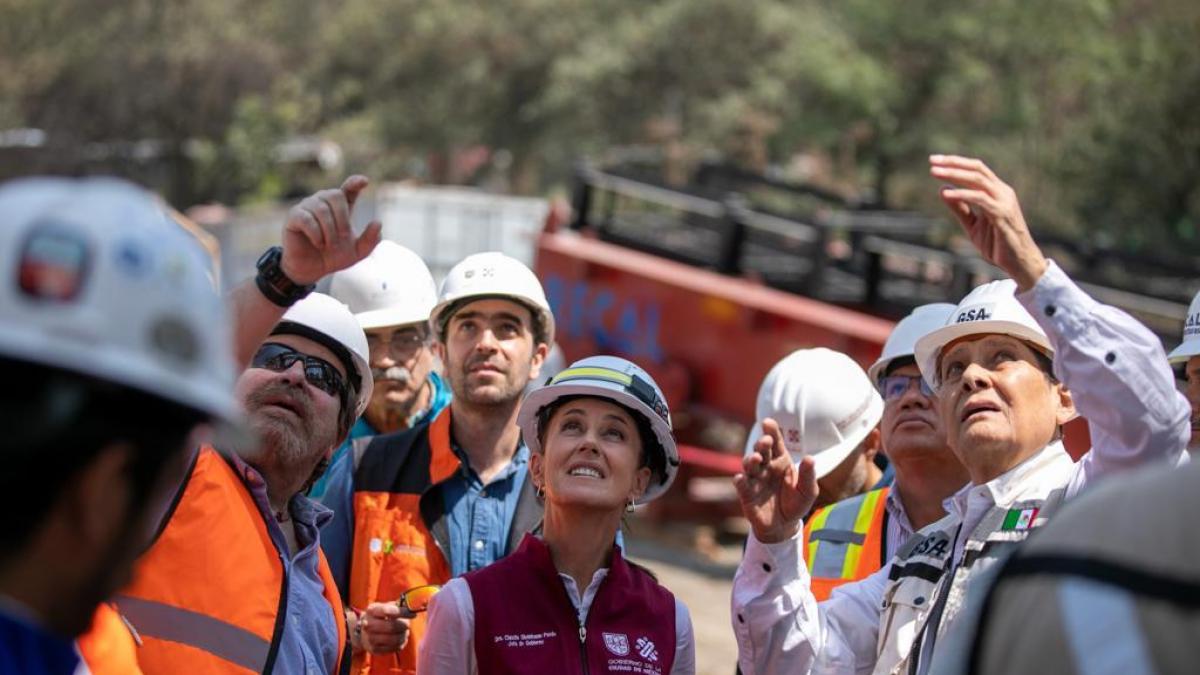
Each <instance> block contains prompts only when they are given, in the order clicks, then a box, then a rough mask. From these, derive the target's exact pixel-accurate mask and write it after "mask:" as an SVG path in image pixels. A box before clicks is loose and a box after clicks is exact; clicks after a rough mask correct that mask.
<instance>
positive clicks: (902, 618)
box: [732, 155, 1188, 675]
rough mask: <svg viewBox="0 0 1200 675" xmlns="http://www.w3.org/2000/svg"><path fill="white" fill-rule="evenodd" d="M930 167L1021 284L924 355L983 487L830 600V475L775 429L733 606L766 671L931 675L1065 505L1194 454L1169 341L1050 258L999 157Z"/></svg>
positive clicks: (933, 342) (976, 234)
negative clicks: (1027, 544) (1085, 440)
mask: <svg viewBox="0 0 1200 675" xmlns="http://www.w3.org/2000/svg"><path fill="white" fill-rule="evenodd" d="M930 165H931V171H930V172H931V174H932V175H933V177H934V178H936V179H938V180H941V181H944V182H946V183H949V184H950V185H949V186H948V187H945V188H943V189H942V192H941V197H942V199H943V201H944V202H945V203H946V204H947V206H948V207H950V209H951V211H952V212H953V213H954V214H955V216H956V217H957V218H958V220H959V222H960V224H961V225H962V226H963V228H964V230H965V231H966V232H967V234H968V235H969V236H970V238H971V241H972V242H973V243H974V244H975V246H976V248H977V249H979V251H980V253H981V254H982V255H983V256H984V257H985V259H987V260H988V261H990V262H992V263H993V264H995V265H997V266H998V267H1000V268H1001V269H1003V270H1004V271H1005V272H1007V273H1008V274H1009V275H1010V276H1011V277H1012V279H1011V280H1004V281H997V282H992V283H989V284H984V285H983V286H980V287H979V288H976V289H975V290H974V291H972V292H971V293H970V294H968V295H967V297H965V298H964V299H963V300H962V301H961V302H960V303H959V305H958V307H957V309H956V310H955V312H954V313H953V315H952V316H951V318H950V319H949V320H948V321H947V323H946V325H945V326H943V327H942V328H939V329H937V330H934V331H933V332H931V333H929V334H927V335H925V336H924V337H923V338H921V339H920V340H918V341H917V345H916V360H917V364H918V366H919V368H920V370H921V374H922V376H923V377H924V378H925V379H926V380H927V381H928V383H929V384H930V386H931V387H932V388H933V390H934V391H935V392H936V393H937V397H938V402H937V407H938V412H939V414H940V416H941V419H942V423H943V425H944V430H945V433H946V438H947V441H948V443H949V445H950V448H951V449H952V450H954V452H955V453H956V454H957V455H958V457H959V459H960V460H961V461H962V463H963V466H964V467H965V468H966V470H967V473H968V475H969V476H970V480H971V482H970V483H969V484H968V485H967V486H965V487H964V488H963V489H962V490H960V491H959V492H958V493H956V494H955V495H954V496H953V497H952V498H950V499H948V500H946V503H945V506H946V511H947V516H946V517H945V518H943V519H941V520H939V521H937V522H935V523H933V524H932V525H929V526H928V527H925V528H923V529H921V530H920V531H918V532H917V533H916V534H915V535H914V536H913V537H912V539H910V540H909V541H908V542H907V543H906V544H905V545H904V546H903V547H901V550H899V551H897V553H896V555H895V556H894V557H893V558H892V559H891V561H890V562H889V563H888V564H887V565H885V566H884V567H882V568H881V569H880V570H879V571H878V572H876V573H875V574H873V575H871V576H870V577H868V578H866V579H864V580H862V581H859V582H855V583H852V584H846V585H844V586H842V587H840V588H837V589H835V590H834V592H833V594H832V596H831V597H830V599H829V600H828V601H826V602H824V603H817V601H816V600H815V598H814V597H813V596H812V592H811V589H810V582H809V578H808V571H807V569H805V567H804V564H803V562H802V560H801V556H800V554H799V551H798V548H799V546H798V541H799V536H798V534H799V531H800V525H801V522H800V518H801V516H802V514H804V513H805V512H807V510H808V509H809V508H810V505H811V504H812V503H813V501H814V500H815V498H816V493H817V485H816V480H815V478H814V475H813V466H812V462H811V460H808V459H806V460H805V461H804V462H803V463H802V464H801V465H800V466H799V467H796V466H794V465H793V464H792V462H791V461H790V459H789V458H788V457H787V454H786V452H784V450H783V447H782V446H783V442H782V438H781V437H780V434H779V429H778V425H777V424H775V422H774V421H769V422H766V423H764V428H765V430H766V431H767V432H768V433H767V434H766V435H764V437H763V438H762V439H760V440H759V441H758V442H757V447H756V449H757V451H758V452H757V453H756V454H753V455H751V456H749V457H748V458H747V459H746V460H745V462H744V466H745V472H744V473H743V474H740V475H739V476H737V477H736V479H735V483H736V485H737V487H738V491H739V496H740V498H741V501H742V508H743V511H744V513H745V514H746V516H747V518H748V519H749V520H750V523H751V527H752V535H751V537H750V541H749V545H748V547H747V551H746V555H745V557H744V559H743V561H742V564H741V566H740V567H739V570H738V573H737V575H736V576H735V579H734V588H733V603H732V605H733V607H732V609H733V617H734V618H733V627H734V632H735V635H736V637H737V640H738V661H739V664H740V667H741V669H742V672H744V673H747V674H748V675H749V674H750V673H785V672H786V673H862V672H875V673H903V672H916V673H924V672H926V671H927V669H928V667H929V664H930V663H931V661H932V657H933V655H934V654H935V653H936V652H935V649H936V648H937V645H938V642H939V640H938V638H939V637H940V636H941V635H942V634H943V633H944V632H945V631H947V630H950V629H951V628H952V627H953V625H954V622H955V620H956V618H957V617H958V615H959V612H960V610H961V608H962V605H963V602H964V599H965V597H966V589H967V585H968V582H969V581H970V580H971V579H972V578H974V577H975V576H976V575H978V574H981V573H986V572H987V571H988V570H989V569H991V568H993V567H994V565H995V564H996V561H997V559H998V558H1000V557H1002V556H1003V554H1004V553H1005V551H1006V550H1010V549H1011V548H1012V545H1014V544H1016V543H1018V542H1020V541H1022V540H1024V539H1025V538H1026V537H1027V536H1028V535H1029V533H1030V532H1031V531H1032V530H1033V529H1034V528H1036V527H1039V526H1041V525H1042V524H1043V523H1044V522H1045V521H1046V520H1047V519H1048V518H1049V517H1050V516H1051V515H1052V513H1053V512H1054V510H1055V509H1056V508H1057V506H1058V505H1059V504H1061V502H1062V501H1063V500H1064V499H1066V498H1069V497H1071V496H1073V495H1075V494H1077V493H1079V492H1080V491H1082V490H1083V489H1085V488H1086V487H1088V485H1089V484H1092V483H1094V482H1096V481H1098V480H1100V479H1102V478H1105V477H1106V476H1109V475H1112V474H1114V473H1118V472H1121V471H1127V470H1129V469H1132V468H1136V467H1139V466H1147V465H1154V464H1158V465H1168V464H1173V463H1178V462H1179V461H1181V458H1182V457H1183V456H1184V452H1185V450H1184V449H1185V447H1186V443H1187V435H1188V423H1187V420H1188V406H1187V403H1186V401H1184V399H1183V397H1182V396H1181V395H1179V394H1178V393H1177V392H1176V391H1175V387H1174V381H1173V380H1174V378H1173V377H1172V375H1171V372H1170V370H1169V369H1168V368H1167V364H1166V357H1165V354H1163V352H1162V347H1161V344H1160V343H1159V342H1158V340H1157V338H1155V336H1154V335H1153V334H1152V333H1150V331H1149V330H1147V329H1146V328H1145V327H1144V326H1142V325H1141V324H1139V323H1138V322H1137V321H1135V320H1134V319H1132V318H1131V317H1129V316H1128V315H1127V314H1125V313H1123V312H1121V311H1119V310H1116V309H1115V308H1112V307H1107V306H1104V305H1101V304H1099V303H1097V302H1096V301H1095V300H1094V299H1092V298H1091V297H1089V296H1087V295H1086V294H1085V293H1083V292H1082V291H1081V290H1080V289H1079V288H1078V287H1077V286H1075V285H1074V284H1073V283H1072V282H1071V281H1070V279H1068V278H1067V277H1066V275H1065V274H1063V272H1062V270H1060V269H1059V268H1058V267H1057V266H1056V265H1055V264H1054V263H1052V262H1050V261H1048V260H1047V259H1046V258H1045V257H1044V256H1043V255H1042V253H1041V250H1040V249H1039V248H1038V247H1037V245H1036V243H1035V242H1034V240H1033V237H1032V235H1031V234H1030V232H1029V229H1028V226H1027V225H1026V224H1025V220H1024V217H1023V216H1022V214H1021V210H1020V206H1019V204H1018V202H1017V198H1016V194H1015V192H1014V191H1013V190H1012V188H1011V187H1009V186H1008V185H1006V184H1005V183H1004V182H1003V181H1001V180H1000V179H999V178H998V177H997V176H996V175H995V173H993V172H992V170H991V169H990V168H988V167H987V166H986V165H985V164H984V163H983V162H981V161H979V160H976V159H970V158H965V157H956V156H942V155H934V156H933V157H931V158H930ZM1077 411H1078V413H1079V414H1082V415H1084V416H1085V417H1086V418H1087V419H1088V421H1089V426H1090V431H1091V437H1092V440H1093V447H1092V449H1091V450H1090V451H1089V452H1088V453H1086V454H1085V455H1084V456H1083V458H1082V459H1081V460H1080V461H1079V462H1078V463H1073V462H1072V461H1071V458H1070V456H1069V455H1067V453H1066V450H1065V449H1064V448H1063V445H1062V442H1061V433H1062V431H1061V428H1062V425H1063V424H1065V423H1066V422H1067V421H1069V420H1070V419H1072V418H1073V417H1074V416H1075V415H1076V412H1077ZM755 568H761V569H762V570H764V571H766V572H768V573H769V574H767V575H762V574H750V573H749V570H751V569H755Z"/></svg>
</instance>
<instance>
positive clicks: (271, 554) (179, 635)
mask: <svg viewBox="0 0 1200 675" xmlns="http://www.w3.org/2000/svg"><path fill="white" fill-rule="evenodd" d="M243 480H244V477H242V476H239V475H238V473H237V471H235V469H234V467H233V466H232V465H231V464H230V463H229V462H228V461H226V459H225V458H223V457H221V456H220V455H219V454H218V453H217V452H216V451H215V450H213V449H212V448H203V449H202V450H201V451H200V454H199V456H198V457H197V459H196V464H195V466H194V467H193V468H192V472H191V474H189V476H188V479H187V484H186V486H185V487H184V491H183V494H182V495H181V496H180V498H179V502H178V504H177V506H176V508H175V510H174V511H173V512H172V514H171V518H170V521H169V522H168V523H167V525H166V527H165V528H164V529H163V531H162V533H161V534H160V535H159V537H158V539H157V540H156V541H155V543H154V545H153V546H151V547H150V550H148V551H147V552H146V553H145V555H143V556H142V558H141V559H139V560H138V563H137V566H136V568H135V571H134V577H133V582H132V583H131V584H130V586H129V587H128V588H126V589H125V590H124V591H123V592H122V594H121V595H120V596H118V601H117V606H118V608H119V609H120V611H121V612H122V613H123V614H124V615H125V616H126V617H127V618H128V619H129V621H130V623H131V624H132V625H133V627H134V628H135V629H136V630H137V631H138V633H139V635H140V636H141V638H142V641H143V644H142V647H141V648H140V649H138V663H139V665H140V666H141V668H142V671H143V672H145V673H146V674H147V675H156V674H158V673H183V672H186V673H230V672H262V671H263V670H264V669H265V668H267V667H269V666H270V665H271V664H270V662H271V661H272V660H273V658H272V654H273V646H274V645H275V641H277V640H278V639H279V637H280V635H281V631H280V630H278V629H279V628H281V626H282V624H280V623H279V622H280V621H282V619H283V617H281V616H280V615H279V609H280V604H281V601H282V599H283V597H285V596H283V595H282V593H283V591H284V583H285V577H284V571H283V564H282V562H281V560H280V552H279V551H278V550H277V549H276V547H275V543H274V541H273V540H272V539H271V535H270V533H269V531H268V529H267V524H266V522H265V521H264V519H263V516H262V514H261V512H260V511H259V507H258V505H257V504H256V503H255V501H254V497H253V496H252V495H251V494H250V491H249V490H248V489H247V488H246V486H245V484H244V483H243ZM318 555H319V557H318V562H317V569H318V573H319V575H320V577H321V581H322V585H323V587H324V596H325V599H326V601H327V602H328V604H329V608H330V612H331V614H332V617H333V625H334V626H335V627H336V629H337V639H338V641H339V642H338V648H337V652H338V654H339V661H340V658H341V654H342V652H343V649H342V645H344V644H346V632H345V626H346V624H345V616H344V610H343V609H342V602H341V598H340V597H339V595H338V591H337V587H336V585H335V584H334V583H333V577H332V574H330V572H329V565H328V563H327V562H326V560H325V556H324V553H322V552H320V551H318Z"/></svg>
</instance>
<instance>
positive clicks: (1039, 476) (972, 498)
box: [942, 441, 1074, 531]
mask: <svg viewBox="0 0 1200 675" xmlns="http://www.w3.org/2000/svg"><path fill="white" fill-rule="evenodd" d="M1073 466H1074V462H1072V461H1071V456H1070V455H1068V454H1067V451H1066V448H1064V447H1063V444H1062V442H1061V441H1055V442H1053V443H1051V444H1050V445H1047V446H1046V447H1045V448H1042V450H1041V451H1040V452H1038V453H1036V454H1034V455H1033V456H1032V457H1030V458H1028V459H1026V460H1025V461H1024V462H1021V463H1020V464H1018V465H1016V466H1014V467H1013V468H1011V469H1009V470H1008V471H1006V472H1004V473H1003V474H1001V475H999V476H997V477H996V478H993V479H992V480H990V481H988V482H986V483H984V484H983V485H975V484H974V483H968V484H967V485H965V486H963V488H962V489H961V490H959V491H958V492H956V493H955V494H954V495H953V496H952V497H950V498H949V499H947V500H946V501H944V502H942V506H943V507H945V509H946V513H949V514H953V515H954V516H956V517H957V518H958V519H959V520H960V521H962V522H963V523H964V524H966V525H967V526H968V528H967V529H968V531H969V530H970V528H971V527H972V525H971V521H972V520H976V519H977V517H982V515H983V513H984V512H985V511H987V509H989V508H991V507H992V506H995V505H1006V504H1011V503H1013V502H1015V501H1017V500H1018V499H1021V498H1022V497H1025V496H1027V495H1030V494H1034V493H1038V492H1043V491H1044V489H1045V488H1046V487H1053V486H1055V485H1059V484H1065V483H1066V481H1067V479H1068V478H1069V477H1070V472H1071V468H1072V467H1073ZM968 516H972V517H968Z"/></svg>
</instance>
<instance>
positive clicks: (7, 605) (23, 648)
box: [0, 596, 79, 675]
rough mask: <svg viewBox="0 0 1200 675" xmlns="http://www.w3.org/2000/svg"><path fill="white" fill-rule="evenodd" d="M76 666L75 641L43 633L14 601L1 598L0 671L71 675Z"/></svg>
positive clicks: (30, 613)
mask: <svg viewBox="0 0 1200 675" xmlns="http://www.w3.org/2000/svg"><path fill="white" fill-rule="evenodd" d="M78 665H79V654H78V653H77V652H76V651H75V643H74V642H72V641H71V640H68V639H66V638H63V637H61V636H59V635H56V634H54V633H51V632H49V631H48V630H46V629H45V628H44V627H43V626H41V625H40V624H39V623H38V621H37V619H36V618H34V615H33V613H32V612H31V611H30V610H29V609H28V608H27V607H25V606H24V605H22V604H20V603H18V602H17V601H16V600H13V599H12V598H9V597H7V596H0V672H4V673H29V674H30V675H70V674H71V673H74V672H76V668H77V667H78Z"/></svg>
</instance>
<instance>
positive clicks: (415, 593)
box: [396, 584, 442, 613]
mask: <svg viewBox="0 0 1200 675" xmlns="http://www.w3.org/2000/svg"><path fill="white" fill-rule="evenodd" d="M440 590H442V587H441V586H438V585H435V584H429V585H427V586H417V587H416V588H410V589H408V590H407V591H404V592H403V593H401V594H400V599H399V600H397V601H396V606H397V607H399V608H400V609H407V610H408V611H410V612H414V613H416V612H424V611H425V610H427V609H429V602H430V601H431V600H433V596H435V595H437V592H438V591H440Z"/></svg>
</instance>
